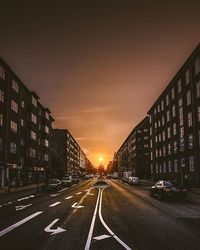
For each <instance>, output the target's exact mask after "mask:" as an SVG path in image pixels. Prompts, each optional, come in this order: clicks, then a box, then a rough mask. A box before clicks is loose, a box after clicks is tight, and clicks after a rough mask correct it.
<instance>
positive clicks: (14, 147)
mask: <svg viewBox="0 0 200 250" xmlns="http://www.w3.org/2000/svg"><path fill="white" fill-rule="evenodd" d="M10 153H12V154H17V144H16V143H14V142H11V143H10Z"/></svg>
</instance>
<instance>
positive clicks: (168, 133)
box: [167, 127, 171, 139]
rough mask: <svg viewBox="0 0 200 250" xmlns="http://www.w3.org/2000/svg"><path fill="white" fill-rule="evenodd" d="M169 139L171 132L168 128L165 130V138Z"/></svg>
mask: <svg viewBox="0 0 200 250" xmlns="http://www.w3.org/2000/svg"><path fill="white" fill-rule="evenodd" d="M170 137H171V131H170V127H168V128H167V138H168V139H169V138H170Z"/></svg>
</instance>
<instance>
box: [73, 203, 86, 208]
mask: <svg viewBox="0 0 200 250" xmlns="http://www.w3.org/2000/svg"><path fill="white" fill-rule="evenodd" d="M77 204H78V202H75V203H74V204H73V205H72V206H71V207H73V208H83V207H84V206H81V205H77Z"/></svg>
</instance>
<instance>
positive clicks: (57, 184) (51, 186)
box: [46, 179, 62, 191]
mask: <svg viewBox="0 0 200 250" xmlns="http://www.w3.org/2000/svg"><path fill="white" fill-rule="evenodd" d="M61 186H62V183H61V181H60V180H59V179H51V180H49V182H48V184H47V187H46V190H47V191H58V190H59V189H61Z"/></svg>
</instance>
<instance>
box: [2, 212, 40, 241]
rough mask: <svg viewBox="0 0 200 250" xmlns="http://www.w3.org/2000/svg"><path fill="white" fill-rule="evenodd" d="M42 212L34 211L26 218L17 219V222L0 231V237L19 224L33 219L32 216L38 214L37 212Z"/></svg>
mask: <svg viewBox="0 0 200 250" xmlns="http://www.w3.org/2000/svg"><path fill="white" fill-rule="evenodd" d="M41 213H43V212H42V211H39V212H36V213H34V214H32V215H30V216H28V217H26V218H24V219H23V220H20V221H18V222H17V223H15V224H13V225H11V226H10V227H7V228H5V229H4V230H2V231H0V237H2V236H3V235H5V234H7V233H8V232H10V231H12V230H14V229H15V228H17V227H19V226H21V225H22V224H24V223H25V222H27V221H29V220H31V219H33V218H34V217H36V216H38V215H39V214H41Z"/></svg>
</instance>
